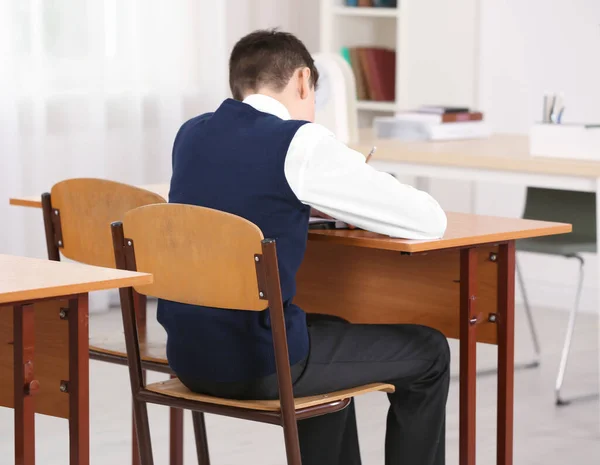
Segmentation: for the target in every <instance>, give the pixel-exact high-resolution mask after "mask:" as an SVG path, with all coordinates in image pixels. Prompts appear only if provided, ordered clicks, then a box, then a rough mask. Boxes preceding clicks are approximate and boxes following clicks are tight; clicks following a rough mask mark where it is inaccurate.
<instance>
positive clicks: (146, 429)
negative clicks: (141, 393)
mask: <svg viewBox="0 0 600 465" xmlns="http://www.w3.org/2000/svg"><path fill="white" fill-rule="evenodd" d="M133 412H134V415H135V430H136V433H137V442H138V445H139V451H140V462H141V464H142V465H154V458H153V456H152V439H151V438H150V423H149V422H148V406H147V405H146V402H143V401H141V400H137V399H135V398H134V399H133Z"/></svg>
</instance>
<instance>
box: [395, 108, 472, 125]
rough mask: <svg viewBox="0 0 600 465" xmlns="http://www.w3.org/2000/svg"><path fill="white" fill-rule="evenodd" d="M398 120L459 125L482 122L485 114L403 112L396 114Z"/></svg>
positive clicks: (470, 112)
mask: <svg viewBox="0 0 600 465" xmlns="http://www.w3.org/2000/svg"><path fill="white" fill-rule="evenodd" d="M396 118H398V119H402V120H409V121H420V122H423V123H431V124H439V123H459V122H464V121H482V120H483V113H481V112H479V111H466V112H460V113H444V114H436V113H424V112H420V111H403V112H398V113H396Z"/></svg>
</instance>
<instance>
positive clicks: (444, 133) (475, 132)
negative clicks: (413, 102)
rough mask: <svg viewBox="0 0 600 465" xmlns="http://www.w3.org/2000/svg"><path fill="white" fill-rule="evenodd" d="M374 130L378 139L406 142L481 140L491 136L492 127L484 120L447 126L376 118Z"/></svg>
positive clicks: (438, 123) (392, 118) (395, 118)
mask: <svg viewBox="0 0 600 465" xmlns="http://www.w3.org/2000/svg"><path fill="white" fill-rule="evenodd" d="M374 128H375V134H376V136H377V137H378V138H382V139H399V140H404V141H421V140H429V141H441V140H460V139H480V138H484V137H489V136H490V135H491V131H490V127H489V126H488V124H487V123H486V122H485V121H483V120H479V121H477V120H474V121H458V122H453V123H451V124H446V123H442V122H431V121H418V120H409V119H406V120H405V119H402V118H398V117H395V116H390V117H378V118H375V120H374Z"/></svg>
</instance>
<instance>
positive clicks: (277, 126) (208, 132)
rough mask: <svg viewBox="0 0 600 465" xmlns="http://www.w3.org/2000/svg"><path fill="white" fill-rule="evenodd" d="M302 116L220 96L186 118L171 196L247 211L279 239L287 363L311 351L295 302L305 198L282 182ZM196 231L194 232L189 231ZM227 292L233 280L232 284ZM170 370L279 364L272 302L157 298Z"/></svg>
mask: <svg viewBox="0 0 600 465" xmlns="http://www.w3.org/2000/svg"><path fill="white" fill-rule="evenodd" d="M303 124H305V122H304V121H294V120H290V121H284V120H282V119H280V118H278V117H276V116H273V115H270V114H267V113H262V112H260V111H258V110H256V109H254V108H253V107H251V106H250V105H247V104H245V103H242V102H238V101H235V100H226V101H224V102H223V104H222V105H221V106H220V107H219V108H218V109H217V111H215V112H214V113H209V114H204V115H201V116H198V117H196V118H194V119H192V120H190V121H188V122H187V123H185V124H184V125H183V126H182V127H181V129H180V130H179V133H178V134H177V137H176V139H175V144H174V147H173V177H172V179H171V190H170V192H169V202H171V203H185V204H191V205H199V206H203V207H208V208H214V209H216V210H221V211H225V212H228V213H233V214H234V215H238V216H241V217H243V218H246V219H248V220H250V221H252V222H253V223H254V224H256V225H257V226H258V227H259V228H260V229H261V230H262V232H263V235H264V237H265V238H272V239H275V240H276V241H277V255H278V260H279V273H280V278H281V288H282V294H283V299H284V305H285V319H286V327H287V337H288V344H289V356H290V363H292V364H294V363H296V362H299V361H301V360H302V359H304V358H305V357H306V356H307V355H308V347H309V343H308V332H307V328H306V316H305V314H304V312H303V311H302V310H301V309H300V308H298V307H297V306H295V305H294V304H293V303H292V299H293V297H294V294H295V290H296V289H295V288H296V286H295V275H296V272H297V271H298V268H299V266H300V263H301V262H302V259H303V257H304V251H305V249H306V240H307V233H308V219H309V215H310V208H309V207H308V206H306V205H304V204H302V203H301V202H300V200H298V198H297V197H296V196H295V194H294V193H293V191H292V190H291V188H290V186H289V185H288V183H287V180H286V178H285V173H284V163H285V157H286V154H287V151H288V148H289V145H290V142H291V140H292V138H293V137H294V135H295V134H296V131H297V130H298V129H299V128H300V127H301V126H302V125H303ZM190 240H193V238H190ZM232 292H233V290H232ZM158 320H159V322H160V323H161V324H162V325H163V327H164V328H165V330H166V331H167V334H168V342H167V356H168V359H169V364H170V365H171V367H172V369H173V370H174V371H175V373H177V374H179V375H182V376H184V375H185V376H187V377H194V378H196V379H204V380H210V381H221V382H228V381H242V380H248V379H253V378H257V377H262V376H266V375H269V374H272V373H275V359H274V352H273V342H272V337H271V330H270V322H269V314H268V311H266V310H265V311H263V312H247V311H239V310H223V309H215V308H208V307H198V306H193V305H186V304H181V303H176V302H169V301H159V304H158Z"/></svg>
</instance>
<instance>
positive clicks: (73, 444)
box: [68, 294, 90, 465]
mask: <svg viewBox="0 0 600 465" xmlns="http://www.w3.org/2000/svg"><path fill="white" fill-rule="evenodd" d="M68 319H69V384H68V392H69V456H70V459H69V464H70V465H89V463H90V358H89V340H88V339H89V331H88V295H87V294H79V295H78V296H77V297H74V298H72V299H70V300H69V313H68Z"/></svg>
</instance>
